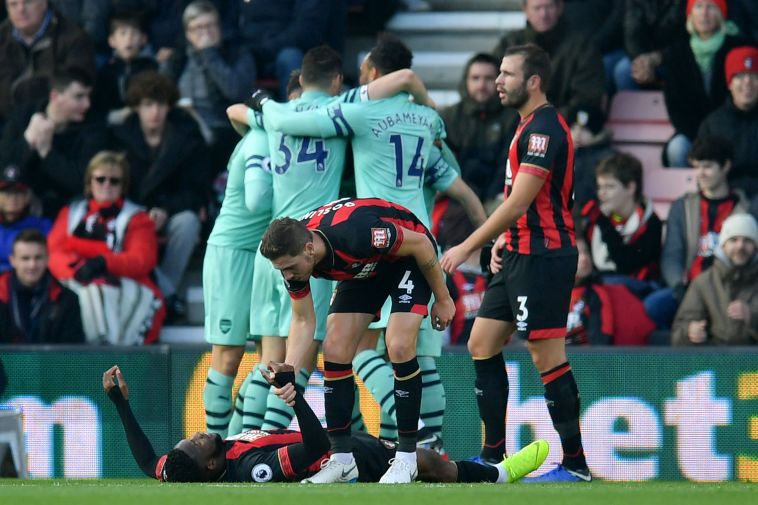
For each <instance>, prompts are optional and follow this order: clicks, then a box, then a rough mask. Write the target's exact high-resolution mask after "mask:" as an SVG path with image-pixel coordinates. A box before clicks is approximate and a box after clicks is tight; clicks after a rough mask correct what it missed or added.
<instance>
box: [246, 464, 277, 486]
mask: <svg viewBox="0 0 758 505" xmlns="http://www.w3.org/2000/svg"><path fill="white" fill-rule="evenodd" d="M250 476H251V477H252V478H253V480H254V481H255V482H268V481H270V480H271V478H272V477H273V476H274V472H273V470H271V467H270V466H268V465H267V464H265V463H259V464H257V465H255V466H254V467H253V470H252V471H251V472H250Z"/></svg>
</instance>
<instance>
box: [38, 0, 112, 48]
mask: <svg viewBox="0 0 758 505" xmlns="http://www.w3.org/2000/svg"><path fill="white" fill-rule="evenodd" d="M50 3H52V4H53V7H54V8H55V10H56V11H58V12H59V13H60V14H61V16H63V17H64V18H66V19H68V20H70V21H73V22H74V23H76V24H77V25H79V26H80V27H81V28H82V29H83V30H84V31H85V33H86V34H87V35H89V37H90V39H91V40H92V41H93V42H94V43H95V47H96V49H97V50H98V51H100V50H101V49H104V48H105V40H106V38H107V37H108V32H107V30H108V15H109V14H110V10H111V5H110V3H111V2H110V1H103V0H51V2H50Z"/></svg>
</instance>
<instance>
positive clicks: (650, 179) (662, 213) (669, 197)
mask: <svg viewBox="0 0 758 505" xmlns="http://www.w3.org/2000/svg"><path fill="white" fill-rule="evenodd" d="M642 184H643V189H644V193H645V196H647V197H648V198H650V199H651V200H652V201H653V208H654V209H655V213H656V214H658V217H660V218H661V219H662V220H665V219H666V217H667V216H668V213H669V208H670V207H671V203H672V202H673V201H674V200H676V199H677V198H679V197H681V196H682V195H684V194H685V193H687V192H689V191H696V190H697V181H696V178H695V172H694V170H692V169H687V168H662V167H660V166H659V167H658V168H646V169H645V171H644V172H643V181H642Z"/></svg>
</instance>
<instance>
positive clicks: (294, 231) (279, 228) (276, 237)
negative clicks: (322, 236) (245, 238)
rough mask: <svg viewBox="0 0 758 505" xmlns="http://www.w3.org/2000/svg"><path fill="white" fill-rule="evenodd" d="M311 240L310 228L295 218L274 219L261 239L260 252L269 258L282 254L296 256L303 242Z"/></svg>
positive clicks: (279, 256) (273, 258) (301, 249)
mask: <svg viewBox="0 0 758 505" xmlns="http://www.w3.org/2000/svg"><path fill="white" fill-rule="evenodd" d="M312 241H313V236H312V235H311V232H310V230H308V228H306V227H305V224H303V223H301V222H300V221H298V220H297V219H292V218H291V217H283V218H280V219H274V220H273V221H272V222H271V224H270V225H269V227H268V229H267V230H266V233H264V234H263V238H262V239H261V254H262V255H263V257H264V258H268V259H270V260H275V259H277V258H281V257H282V256H297V255H298V254H300V253H301V252H303V249H304V248H305V244H307V243H308V242H312Z"/></svg>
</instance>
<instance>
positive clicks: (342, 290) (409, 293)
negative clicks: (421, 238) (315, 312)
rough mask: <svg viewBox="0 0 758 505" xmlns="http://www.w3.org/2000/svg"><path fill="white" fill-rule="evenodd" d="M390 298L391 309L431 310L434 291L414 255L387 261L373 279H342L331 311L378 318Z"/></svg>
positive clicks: (427, 311)
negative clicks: (430, 305) (392, 261)
mask: <svg viewBox="0 0 758 505" xmlns="http://www.w3.org/2000/svg"><path fill="white" fill-rule="evenodd" d="M387 297H390V299H391V300H392V310H391V311H390V312H393V313H394V312H413V313H415V314H420V315H422V316H426V315H427V314H428V313H429V307H428V306H429V300H431V298H432V290H431V288H430V287H429V284H427V282H426V279H425V278H424V275H423V274H422V273H421V270H419V268H418V265H417V264H416V261H415V260H414V259H413V258H409V259H405V260H402V261H398V262H395V263H384V264H382V265H381V266H380V268H379V269H378V270H377V275H376V276H375V277H372V278H370V279H350V280H347V281H340V282H339V284H337V289H336V290H335V292H334V297H333V298H332V303H331V305H330V306H329V313H330V314H335V313H343V314H344V313H350V314H374V316H375V318H374V320H375V321H378V320H379V316H380V312H381V310H382V305H384V301H385V300H386V299H387Z"/></svg>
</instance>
